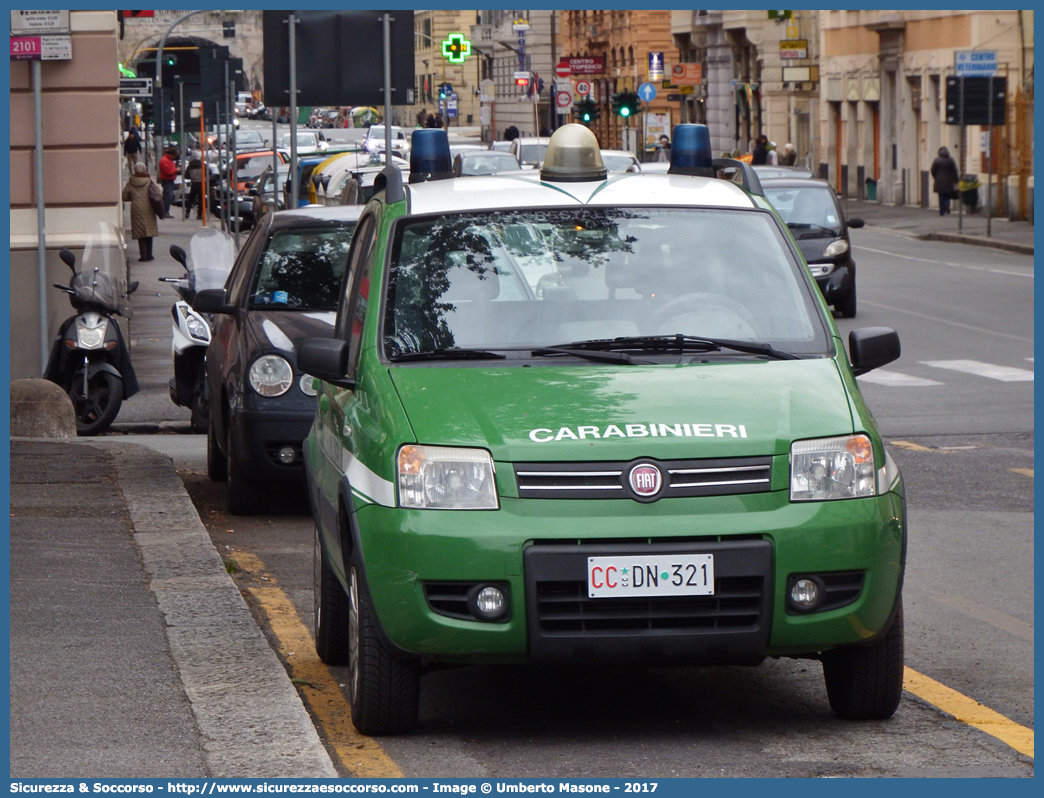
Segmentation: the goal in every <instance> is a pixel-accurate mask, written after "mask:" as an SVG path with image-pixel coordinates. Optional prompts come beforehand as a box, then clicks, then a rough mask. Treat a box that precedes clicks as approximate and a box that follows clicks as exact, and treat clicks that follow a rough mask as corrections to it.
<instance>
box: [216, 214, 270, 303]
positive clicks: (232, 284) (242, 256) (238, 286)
mask: <svg viewBox="0 0 1044 798" xmlns="http://www.w3.org/2000/svg"><path fill="white" fill-rule="evenodd" d="M267 226H268V225H265V224H259V225H258V226H257V227H255V228H254V230H253V232H252V233H251V234H250V237H249V238H247V240H246V243H245V244H243V248H242V249H241V250H239V257H237V258H236V264H235V266H234V267H233V268H232V271H231V273H230V274H229V275H228V281H227V283H226V284H225V294H226V296H227V298H228V302H229V303H230V304H233V305H236V306H237V307H238V306H241V304H242V301H243V293H244V291H245V287H246V283H247V281H248V279H249V278H250V276H251V274H252V272H253V269H252V268H251V267H252V266H253V265H254V264H255V263H256V262H257V258H258V255H259V254H260V252H261V248H262V246H264V240H265V236H266V235H267V233H266V231H265V228H267Z"/></svg>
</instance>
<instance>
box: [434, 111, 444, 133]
mask: <svg viewBox="0 0 1044 798" xmlns="http://www.w3.org/2000/svg"><path fill="white" fill-rule="evenodd" d="M435 127H436V128H438V129H439V130H442V129H443V128H444V127H446V122H445V121H444V120H443V118H442V114H435Z"/></svg>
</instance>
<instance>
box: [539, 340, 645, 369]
mask: <svg viewBox="0 0 1044 798" xmlns="http://www.w3.org/2000/svg"><path fill="white" fill-rule="evenodd" d="M591 343H599V342H597V341H579V342H577V343H575V344H562V345H561V346H543V347H541V348H540V349H534V350H532V352H530V354H531V355H533V356H534V357H543V356H544V355H573V356H574V357H579V358H583V359H584V360H593V361H595V362H597V363H626V364H627V365H628V366H637V365H643V366H647V365H650V361H648V360H635V359H634V358H633V357H631V356H630V355H629V354H627V353H626V352H611V351H607V350H599V349H594V350H592V349H588V348H586V345H587V344H591ZM610 343H611V342H610Z"/></svg>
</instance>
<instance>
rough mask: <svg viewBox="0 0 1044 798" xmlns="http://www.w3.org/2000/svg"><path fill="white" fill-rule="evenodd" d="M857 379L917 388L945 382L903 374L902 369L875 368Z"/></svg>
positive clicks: (878, 383)
mask: <svg viewBox="0 0 1044 798" xmlns="http://www.w3.org/2000/svg"><path fill="white" fill-rule="evenodd" d="M856 379H858V380H859V381H860V382H871V383H874V384H875V385H887V386H888V387H889V388H917V387H922V386H925V385H943V384H944V383H941V382H936V381H935V380H926V379H924V378H923V377H914V376H912V375H910V374H903V373H902V372H900V371H886V370H885V369H875V370H874V371H871V372H870V373H869V374H863V375H861V376H859V377H857V378H856Z"/></svg>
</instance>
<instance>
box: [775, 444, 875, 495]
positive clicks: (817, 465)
mask: <svg viewBox="0 0 1044 798" xmlns="http://www.w3.org/2000/svg"><path fill="white" fill-rule="evenodd" d="M876 492H877V491H876V478H875V471H874V447H873V444H872V443H871V441H870V438H869V437H868V436H866V435H847V436H843V437H837V438H817V439H814V440H807V441H794V443H792V444H791V445H790V500H791V501H792V502H818V501H828V500H830V499H856V498H860V497H863V496H874V495H876Z"/></svg>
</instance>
